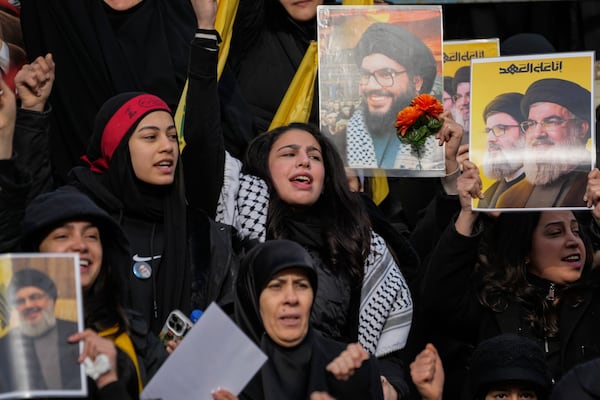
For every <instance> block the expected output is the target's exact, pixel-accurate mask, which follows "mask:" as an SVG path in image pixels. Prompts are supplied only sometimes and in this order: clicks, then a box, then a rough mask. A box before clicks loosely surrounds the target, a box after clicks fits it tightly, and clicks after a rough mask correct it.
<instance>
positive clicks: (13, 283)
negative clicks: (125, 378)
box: [0, 253, 87, 399]
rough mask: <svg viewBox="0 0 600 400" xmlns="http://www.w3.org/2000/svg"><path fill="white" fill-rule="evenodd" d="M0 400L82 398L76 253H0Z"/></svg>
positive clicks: (84, 390) (84, 383)
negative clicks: (74, 338)
mask: <svg viewBox="0 0 600 400" xmlns="http://www.w3.org/2000/svg"><path fill="white" fill-rule="evenodd" d="M0 308H1V310H0V311H1V313H0V317H1V321H0V322H1V323H2V326H4V327H5V329H4V330H3V335H2V336H1V337H0V399H20V398H24V397H27V398H37V397H43V398H47V397H85V396H86V395H87V378H86V375H85V372H84V368H83V366H82V365H81V364H79V362H78V361H77V360H78V358H79V355H80V353H81V344H79V343H69V342H68V341H67V338H68V337H69V336H71V335H73V334H74V333H77V332H79V331H82V330H83V307H82V297H81V286H80V284H79V255H78V254H64V253H62V254H52V253H44V254H41V253H32V254H28V253H21V254H5V255H0Z"/></svg>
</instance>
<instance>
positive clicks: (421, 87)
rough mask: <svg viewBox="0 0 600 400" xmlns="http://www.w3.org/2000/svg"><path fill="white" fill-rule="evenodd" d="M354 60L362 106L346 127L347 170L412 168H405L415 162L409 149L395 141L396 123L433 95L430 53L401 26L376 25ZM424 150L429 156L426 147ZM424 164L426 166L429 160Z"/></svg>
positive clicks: (434, 71)
mask: <svg viewBox="0 0 600 400" xmlns="http://www.w3.org/2000/svg"><path fill="white" fill-rule="evenodd" d="M354 56H355V59H356V64H357V65H358V68H359V72H360V80H359V93H360V95H361V105H360V107H359V108H358V109H357V111H356V112H355V113H354V114H353V115H352V118H351V119H350V121H349V122H348V128H347V142H346V149H347V152H348V159H347V161H348V165H349V166H350V167H364V168H414V167H415V165H408V164H409V163H410V162H411V161H413V164H416V162H417V161H416V160H411V157H410V154H409V153H410V145H405V144H402V143H401V142H400V140H398V138H397V137H396V129H395V127H394V123H395V121H396V115H397V114H398V112H399V111H400V110H402V109H403V108H404V107H406V106H408V105H409V103H410V102H411V100H412V99H413V98H415V97H416V96H418V95H419V94H422V93H430V92H431V89H432V87H433V83H434V80H435V77H436V74H437V64H436V61H435V58H434V57H433V54H432V53H431V50H430V49H429V48H428V47H427V46H426V45H425V44H424V43H423V41H422V40H421V39H419V38H418V37H416V36H415V35H413V34H412V33H410V32H408V31H406V30H404V29H402V28H400V27H399V26H396V25H392V24H386V23H374V24H372V25H371V26H369V27H368V28H367V30H366V31H365V32H364V33H363V35H362V36H361V38H360V40H359V42H358V44H357V45H356V47H355V48H354ZM430 139H431V140H434V138H430ZM425 147H426V148H425V149H424V152H425V153H427V147H429V146H427V145H426V146H425ZM436 147H437V146H436ZM422 158H423V159H424V160H426V159H427V154H424V155H423V157H422ZM424 169H427V168H424Z"/></svg>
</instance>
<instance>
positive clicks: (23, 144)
mask: <svg viewBox="0 0 600 400" xmlns="http://www.w3.org/2000/svg"><path fill="white" fill-rule="evenodd" d="M51 112H52V110H51V108H48V109H47V110H46V111H44V112H36V111H30V110H24V109H22V108H19V109H18V111H17V120H16V125H15V136H14V139H13V145H14V149H15V152H16V153H17V154H18V157H17V158H16V167H17V168H18V169H19V170H20V171H23V172H24V173H27V174H29V175H30V176H31V180H32V181H31V190H30V191H29V193H28V196H27V198H26V203H27V204H28V203H29V202H30V201H31V200H32V199H33V198H34V197H35V196H37V195H38V194H41V193H45V192H48V191H50V190H52V189H54V180H53V177H52V164H51V162H50V140H49V131H50V116H51Z"/></svg>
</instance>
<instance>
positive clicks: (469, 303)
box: [422, 161, 482, 340]
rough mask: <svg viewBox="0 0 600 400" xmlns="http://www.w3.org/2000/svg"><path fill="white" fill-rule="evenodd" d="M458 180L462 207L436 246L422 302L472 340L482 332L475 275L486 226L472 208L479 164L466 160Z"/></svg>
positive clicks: (477, 189)
mask: <svg viewBox="0 0 600 400" xmlns="http://www.w3.org/2000/svg"><path fill="white" fill-rule="evenodd" d="M464 166H465V169H464V172H463V174H462V175H461V176H460V177H459V178H458V180H457V190H458V196H459V198H460V204H461V210H460V211H459V213H458V217H457V218H456V219H455V220H453V221H452V222H451V223H450V224H449V225H448V227H447V228H446V230H445V231H444V233H443V234H442V236H441V237H440V240H439V242H438V243H437V246H435V248H434V250H433V252H432V254H431V258H430V260H429V263H428V264H429V265H428V266H427V268H426V273H425V277H424V280H423V288H422V289H423V290H422V304H423V307H424V310H425V313H426V314H427V315H430V316H431V318H436V319H437V320H438V321H439V323H440V324H445V323H447V324H451V325H452V326H454V327H455V328H453V329H450V330H448V334H449V335H451V336H454V337H456V338H459V339H467V340H472V339H473V338H474V337H475V336H476V335H477V334H478V323H479V318H480V314H481V312H482V306H481V305H480V304H479V302H478V300H477V296H476V293H475V285H474V284H473V276H474V269H475V265H476V264H477V261H478V257H479V243H480V240H481V236H482V235H481V234H482V228H481V227H480V225H479V223H478V214H477V213H475V212H473V211H472V210H471V206H470V202H471V197H473V196H479V195H480V194H481V180H480V179H479V172H478V170H477V167H476V166H475V165H474V164H472V163H470V162H469V161H465V163H464Z"/></svg>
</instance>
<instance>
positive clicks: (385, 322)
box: [182, 1, 450, 398]
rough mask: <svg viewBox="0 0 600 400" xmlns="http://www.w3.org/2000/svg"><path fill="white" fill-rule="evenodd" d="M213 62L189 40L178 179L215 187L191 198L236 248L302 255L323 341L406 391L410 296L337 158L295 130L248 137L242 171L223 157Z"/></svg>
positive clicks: (309, 129)
mask: <svg viewBox="0 0 600 400" xmlns="http://www.w3.org/2000/svg"><path fill="white" fill-rule="evenodd" d="M197 3H200V1H198V2H197ZM210 57H212V60H211V59H210ZM216 57H217V56H216V54H215V53H214V52H213V53H210V52H209V51H207V49H206V48H205V47H204V46H203V45H202V43H201V42H200V40H199V39H195V40H194V41H193V42H192V52H191V55H190V67H189V68H190V71H189V90H188V97H187V111H186V118H185V125H184V136H185V141H186V148H185V149H184V151H183V153H182V158H183V165H184V172H185V174H186V182H188V184H197V185H201V186H202V188H203V189H204V190H206V191H208V192H209V193H214V192H215V191H219V190H220V196H219V199H218V201H217V202H215V201H213V200H211V199H208V198H199V199H195V200H194V201H195V202H196V203H198V204H203V206H204V209H206V210H216V213H214V215H215V217H216V220H217V221H219V222H222V223H225V224H228V225H231V226H233V227H234V228H236V230H237V233H238V236H239V237H240V238H241V239H243V240H245V241H253V240H254V241H260V242H264V241H267V240H271V239H288V240H293V241H295V242H298V243H300V244H301V245H302V246H303V247H304V248H306V249H307V250H308V252H309V253H310V254H311V256H312V257H313V259H314V260H315V262H314V265H315V269H316V270H317V273H318V275H319V289H318V291H317V293H316V295H315V301H314V304H313V308H312V314H311V315H312V316H311V323H312V325H313V326H314V327H315V329H317V330H319V331H321V332H323V333H324V334H325V336H328V337H331V338H334V339H337V340H341V341H346V342H356V341H358V342H359V343H360V344H361V345H362V346H363V347H364V348H365V349H366V350H367V351H368V352H369V353H370V354H373V355H376V356H377V357H378V358H380V359H381V360H382V361H383V362H382V363H381V365H382V367H381V369H382V375H383V376H384V377H385V378H388V379H390V381H391V382H392V384H393V386H394V388H395V389H392V388H391V386H392V385H390V384H389V382H388V380H387V379H384V392H385V391H386V390H385V388H386V387H387V388H389V389H391V390H390V392H391V391H393V392H394V395H396V393H395V392H396V391H397V392H398V395H399V396H402V394H403V393H404V391H405V390H406V384H405V382H404V377H403V373H402V370H401V367H400V366H399V364H398V363H399V361H398V359H397V357H398V355H399V352H400V350H401V349H402V348H403V347H404V346H405V344H406V339H407V336H408V332H409V330H410V325H411V319H412V299H411V296H410V291H409V289H408V285H407V284H406V281H405V279H404V277H403V276H402V273H401V272H400V268H399V266H398V264H397V262H396V260H395V259H394V257H393V256H392V253H391V252H390V251H389V250H388V247H387V245H386V241H385V240H384V239H383V238H382V237H381V236H380V235H378V234H377V233H376V232H375V231H374V230H373V229H372V226H371V221H370V218H369V215H368V213H367V211H366V208H365V205H364V204H363V202H362V200H361V199H360V197H359V196H360V195H359V194H356V193H351V192H350V190H349V187H348V183H347V178H346V173H345V170H344V166H343V162H342V160H341V158H340V156H339V155H338V153H337V152H336V149H335V147H334V146H333V145H332V144H331V142H329V141H328V140H327V139H326V138H325V137H324V136H323V134H322V133H321V132H319V130H318V129H315V128H314V127H313V126H312V125H310V124H304V123H292V124H290V125H287V126H283V127H280V128H276V129H274V130H272V131H269V132H266V133H263V134H261V135H259V136H258V137H256V138H255V139H254V140H253V141H252V142H251V143H250V144H249V146H248V149H247V152H246V157H245V160H244V162H243V164H242V162H240V161H239V160H237V159H235V158H234V157H232V156H230V155H229V153H227V152H225V150H224V139H223V136H222V134H221V132H222V127H221V125H220V117H219V115H220V109H219V103H218V93H217V90H216V89H217V80H216V67H215V66H216ZM443 134H445V135H450V132H449V131H444V133H443ZM199 174H204V177H203V178H202V179H199V178H198V175H199ZM215 174H216V177H217V178H216V179H215ZM194 175H195V178H192V176H194ZM188 177H190V178H189V179H188ZM209 214H211V213H210V211H209ZM387 361H391V362H387ZM389 398H392V397H389Z"/></svg>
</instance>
